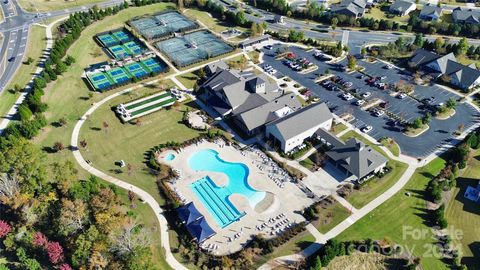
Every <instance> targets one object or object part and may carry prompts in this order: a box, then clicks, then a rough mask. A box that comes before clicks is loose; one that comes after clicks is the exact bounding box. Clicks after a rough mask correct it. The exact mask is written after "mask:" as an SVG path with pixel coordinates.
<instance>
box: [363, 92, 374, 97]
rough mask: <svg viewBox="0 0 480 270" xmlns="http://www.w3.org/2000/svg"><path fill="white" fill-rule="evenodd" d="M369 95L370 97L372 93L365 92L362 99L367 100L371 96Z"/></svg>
mask: <svg viewBox="0 0 480 270" xmlns="http://www.w3.org/2000/svg"><path fill="white" fill-rule="evenodd" d="M371 95H372V93H370V92H365V93H363V94H362V97H364V98H368V97H369V96H371Z"/></svg>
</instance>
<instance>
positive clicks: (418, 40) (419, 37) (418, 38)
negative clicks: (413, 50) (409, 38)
mask: <svg viewBox="0 0 480 270" xmlns="http://www.w3.org/2000/svg"><path fill="white" fill-rule="evenodd" d="M413 44H414V45H415V46H417V47H418V48H423V45H424V44H425V37H424V36H423V34H420V33H417V34H415V40H414V41H413Z"/></svg>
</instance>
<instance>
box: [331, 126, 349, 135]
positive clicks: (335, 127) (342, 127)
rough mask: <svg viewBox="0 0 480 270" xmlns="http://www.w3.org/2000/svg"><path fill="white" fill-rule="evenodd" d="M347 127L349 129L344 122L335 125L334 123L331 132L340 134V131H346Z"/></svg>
mask: <svg viewBox="0 0 480 270" xmlns="http://www.w3.org/2000/svg"><path fill="white" fill-rule="evenodd" d="M345 129H347V126H346V125H344V124H342V123H335V124H334V125H332V130H331V132H332V133H333V134H335V135H337V134H339V133H340V132H342V131H344V130H345Z"/></svg>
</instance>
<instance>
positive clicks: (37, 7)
mask: <svg viewBox="0 0 480 270" xmlns="http://www.w3.org/2000/svg"><path fill="white" fill-rule="evenodd" d="M101 2H105V1H104V0H75V1H72V0H18V3H19V4H20V6H22V8H24V9H25V10H27V11H30V12H35V11H51V10H60V9H66V8H73V7H79V6H83V5H88V4H97V3H101Z"/></svg>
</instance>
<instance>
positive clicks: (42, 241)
mask: <svg viewBox="0 0 480 270" xmlns="http://www.w3.org/2000/svg"><path fill="white" fill-rule="evenodd" d="M32 244H33V245H34V246H36V247H42V248H45V247H46V246H47V244H48V238H47V237H46V236H45V235H44V234H43V233H41V232H36V233H35V234H34V235H33V240H32Z"/></svg>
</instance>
